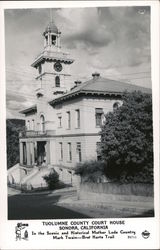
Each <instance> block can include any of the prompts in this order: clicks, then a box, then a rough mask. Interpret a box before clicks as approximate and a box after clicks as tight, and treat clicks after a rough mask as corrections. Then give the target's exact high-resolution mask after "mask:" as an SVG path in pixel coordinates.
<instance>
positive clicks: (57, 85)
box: [55, 76, 60, 87]
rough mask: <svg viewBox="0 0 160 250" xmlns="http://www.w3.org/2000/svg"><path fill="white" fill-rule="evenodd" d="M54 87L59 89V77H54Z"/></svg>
mask: <svg viewBox="0 0 160 250" xmlns="http://www.w3.org/2000/svg"><path fill="white" fill-rule="evenodd" d="M55 85H56V87H60V77H59V76H56V78H55Z"/></svg>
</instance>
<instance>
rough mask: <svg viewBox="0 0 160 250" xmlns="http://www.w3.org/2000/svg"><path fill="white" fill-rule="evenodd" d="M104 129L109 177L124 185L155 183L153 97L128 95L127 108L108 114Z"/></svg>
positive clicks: (125, 95)
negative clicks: (129, 183)
mask: <svg viewBox="0 0 160 250" xmlns="http://www.w3.org/2000/svg"><path fill="white" fill-rule="evenodd" d="M105 118H106V122H105V124H104V125H103V127H102V130H101V132H100V134H101V155H102V159H103V160H104V161H105V162H106V165H105V166H106V167H105V174H106V176H107V177H109V178H111V179H116V180H119V181H122V182H149V183H152V182H153V129H152V98H151V95H149V94H143V93H141V92H133V93H130V94H129V93H124V96H123V105H122V106H120V107H117V109H114V111H113V112H110V113H108V114H107V115H106V116H105Z"/></svg>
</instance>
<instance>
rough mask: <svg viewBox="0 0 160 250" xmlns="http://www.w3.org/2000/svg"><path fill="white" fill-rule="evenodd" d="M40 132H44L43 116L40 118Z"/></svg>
mask: <svg viewBox="0 0 160 250" xmlns="http://www.w3.org/2000/svg"><path fill="white" fill-rule="evenodd" d="M40 124H41V131H42V132H45V118H44V115H41V116H40Z"/></svg>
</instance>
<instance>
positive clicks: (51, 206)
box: [8, 192, 89, 220]
mask: <svg viewBox="0 0 160 250" xmlns="http://www.w3.org/2000/svg"><path fill="white" fill-rule="evenodd" d="M60 196H61V195H60V194H57V195H54V196H53V195H49V194H47V193H43V192H41V193H28V194H24V193H21V194H16V195H12V196H9V197H8V219H9V220H25V219H74V218H89V216H87V215H86V216H85V215H84V214H81V213H79V212H76V211H72V210H70V209H67V208H63V207H61V206H58V205H56V202H57V201H58V200H59V198H60Z"/></svg>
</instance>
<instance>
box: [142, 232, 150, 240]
mask: <svg viewBox="0 0 160 250" xmlns="http://www.w3.org/2000/svg"><path fill="white" fill-rule="evenodd" d="M149 236H150V233H149V232H148V231H147V230H145V231H143V232H142V237H143V238H144V239H148V238H149Z"/></svg>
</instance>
